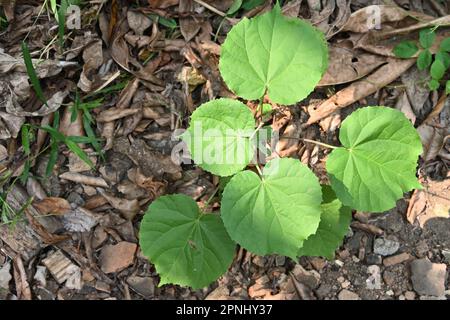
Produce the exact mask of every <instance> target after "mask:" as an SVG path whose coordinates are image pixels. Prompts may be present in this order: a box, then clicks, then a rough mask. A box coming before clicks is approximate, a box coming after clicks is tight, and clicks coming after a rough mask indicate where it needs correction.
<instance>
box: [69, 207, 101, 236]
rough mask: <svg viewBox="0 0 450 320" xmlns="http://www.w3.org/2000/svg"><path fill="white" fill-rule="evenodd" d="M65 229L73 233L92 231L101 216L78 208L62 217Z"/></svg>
mask: <svg viewBox="0 0 450 320" xmlns="http://www.w3.org/2000/svg"><path fill="white" fill-rule="evenodd" d="M62 218H63V219H62V220H63V225H64V228H65V229H66V230H67V231H71V232H87V231H90V230H91V229H92V228H93V227H94V226H95V225H97V223H98V220H99V215H98V214H95V213H93V212H91V211H89V210H87V209H85V208H82V207H76V208H75V209H72V210H70V211H69V212H67V213H65V214H64V216H63V217H62Z"/></svg>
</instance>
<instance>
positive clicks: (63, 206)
mask: <svg viewBox="0 0 450 320" xmlns="http://www.w3.org/2000/svg"><path fill="white" fill-rule="evenodd" d="M33 206H34V207H35V208H36V209H38V210H39V211H40V213H41V214H43V215H44V214H58V215H62V214H65V213H67V212H69V211H70V209H71V208H70V203H69V202H68V201H67V200H66V199H63V198H58V197H47V198H44V199H42V200H39V201H34V202H33Z"/></svg>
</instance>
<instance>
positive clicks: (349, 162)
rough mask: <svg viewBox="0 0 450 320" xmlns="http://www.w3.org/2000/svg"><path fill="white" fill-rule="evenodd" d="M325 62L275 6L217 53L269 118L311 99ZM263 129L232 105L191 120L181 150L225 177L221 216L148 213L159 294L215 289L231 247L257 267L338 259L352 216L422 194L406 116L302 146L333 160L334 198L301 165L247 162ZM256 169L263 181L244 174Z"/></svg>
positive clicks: (309, 37)
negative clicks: (267, 261)
mask: <svg viewBox="0 0 450 320" xmlns="http://www.w3.org/2000/svg"><path fill="white" fill-rule="evenodd" d="M327 60H328V54H327V45H326V41H325V40H324V37H323V35H322V34H321V33H320V32H319V31H317V30H316V29H315V28H314V27H312V26H311V25H309V24H308V23H306V22H304V21H301V20H298V19H288V18H286V17H284V16H283V15H282V14H281V9H280V7H279V6H278V5H276V6H275V8H274V9H273V10H272V11H271V12H269V13H266V14H264V15H261V16H258V17H256V18H253V19H251V20H248V19H245V18H244V19H243V20H242V21H241V22H240V23H238V24H237V25H236V26H234V27H233V29H232V30H231V31H230V32H229V34H228V36H227V38H226V40H225V42H224V44H223V46H222V53H221V58H220V71H221V74H222V77H223V79H224V80H225V82H226V84H227V85H228V86H229V88H230V89H232V90H233V91H234V92H235V93H236V94H237V95H238V96H240V97H242V98H245V99H247V100H254V99H259V104H258V109H259V111H261V113H263V112H264V111H266V112H270V108H268V107H267V106H264V103H263V98H264V97H265V96H266V95H267V96H268V97H269V98H270V100H271V101H272V102H273V103H277V104H293V103H296V102H298V101H299V100H302V99H304V98H305V97H306V96H307V95H308V94H309V93H310V92H311V91H312V90H313V89H314V87H315V86H316V84H317V83H318V82H319V80H320V78H321V77H322V75H323V74H324V72H325V70H326V66H327ZM257 114H258V113H257ZM258 122H259V119H255V118H254V116H253V114H252V112H251V111H250V110H249V108H248V107H247V106H246V105H245V104H244V103H242V102H240V101H238V100H232V99H218V100H214V101H210V102H207V103H205V104H203V105H201V106H200V107H198V108H197V109H196V110H195V111H194V112H193V114H192V116H191V121H190V126H189V128H188V130H187V131H186V132H185V133H184V134H183V135H182V139H183V140H184V141H185V143H186V144H187V146H188V148H189V151H190V153H191V156H192V159H193V160H194V162H195V163H196V164H197V165H199V166H200V167H201V168H203V169H205V170H207V171H209V172H211V173H213V174H216V175H218V176H221V177H225V178H224V179H222V180H221V183H220V185H219V187H218V189H223V192H222V201H221V208H220V216H218V215H217V214H216V213H206V212H202V211H201V210H200V209H199V207H198V206H197V204H196V203H195V202H194V201H193V200H192V199H190V198H188V197H186V196H183V195H167V196H163V197H160V198H158V199H157V200H155V201H154V202H153V203H152V204H151V205H150V206H149V208H148V210H147V212H146V214H145V216H144V218H143V221H142V224H141V229H140V245H141V248H142V252H143V253H144V255H145V256H146V257H148V258H149V260H150V261H151V262H152V263H153V264H154V265H155V267H156V270H157V271H158V272H159V274H160V276H161V282H160V285H162V284H166V283H175V284H181V285H187V286H191V287H193V288H201V287H203V286H206V285H208V284H209V283H210V282H212V281H214V280H215V279H217V277H218V276H220V275H221V274H222V273H223V272H225V271H226V270H227V268H228V267H229V265H230V264H231V262H232V260H233V255H234V248H235V243H238V244H239V245H240V246H242V247H243V248H245V249H247V250H249V251H251V252H253V253H255V254H259V255H267V254H282V255H286V256H289V257H291V258H294V259H295V258H296V257H298V256H303V255H308V256H325V257H328V258H332V257H333V256H334V252H335V250H336V248H337V247H338V246H339V245H340V244H341V243H342V239H343V237H344V235H345V234H346V232H347V230H348V228H349V224H350V220H351V208H354V209H357V210H362V211H372V212H379V211H383V210H388V209H391V208H392V207H394V206H395V203H396V200H398V199H400V198H401V197H402V196H403V193H404V192H407V191H410V190H411V189H413V188H421V185H420V184H419V183H418V180H417V178H416V172H415V168H416V166H417V159H418V156H419V154H420V153H421V152H422V146H421V142H420V139H419V136H418V134H417V132H416V131H415V129H414V127H413V126H412V125H411V123H410V122H409V120H407V118H406V117H405V116H404V115H403V114H402V113H401V112H400V111H397V110H395V109H391V108H387V107H366V108H361V109H359V110H357V111H356V112H354V113H353V114H351V115H350V116H348V117H347V118H346V119H345V120H344V121H343V123H342V127H341V130H340V135H339V139H340V141H341V143H342V147H337V146H330V145H327V144H324V143H321V142H316V141H312V140H308V139H303V141H305V142H312V143H316V144H319V145H321V146H324V147H328V148H331V149H333V150H332V152H331V154H330V155H329V158H328V160H327V171H328V174H329V178H330V181H331V185H330V186H321V185H320V183H319V181H318V179H317V177H316V176H315V175H314V173H313V172H312V171H311V170H310V169H309V168H308V167H307V166H306V165H304V164H302V163H301V162H300V161H298V160H295V159H290V158H274V159H272V160H270V161H269V162H268V163H266V164H265V166H264V168H262V169H261V168H260V164H259V163H258V162H257V161H252V159H253V155H254V153H255V151H256V149H257V147H256V146H255V143H256V142H258V136H259V133H260V131H261V130H262V128H264V122H259V123H258ZM270 135H271V134H270ZM205 159H206V160H207V161H206V160H205ZM251 162H253V163H252V165H253V166H254V168H255V169H256V171H257V172H255V171H253V170H251V169H247V170H244V169H245V168H246V167H248V166H249V164H250V163H251ZM224 184H225V187H223V185H224ZM208 202H209V201H208Z"/></svg>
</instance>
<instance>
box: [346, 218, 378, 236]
mask: <svg viewBox="0 0 450 320" xmlns="http://www.w3.org/2000/svg"><path fill="white" fill-rule="evenodd" d="M350 226H351V227H353V228H355V229H359V230H362V231H366V232H369V233H372V234H375V235H377V236H381V235H382V234H383V233H384V231H383V230H382V229H380V228H378V227H376V226H373V225H371V224H367V223H361V222H358V221H354V222H352V224H351V225H350Z"/></svg>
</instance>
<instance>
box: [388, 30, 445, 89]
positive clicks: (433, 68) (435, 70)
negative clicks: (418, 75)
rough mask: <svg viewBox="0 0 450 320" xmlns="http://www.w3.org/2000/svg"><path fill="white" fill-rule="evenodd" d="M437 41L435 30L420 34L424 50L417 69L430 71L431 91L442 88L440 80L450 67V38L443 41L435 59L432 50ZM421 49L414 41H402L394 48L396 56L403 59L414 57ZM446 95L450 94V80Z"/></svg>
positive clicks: (419, 56) (418, 57)
mask: <svg viewBox="0 0 450 320" xmlns="http://www.w3.org/2000/svg"><path fill="white" fill-rule="evenodd" d="M435 41H436V33H435V31H434V29H423V30H421V31H420V33H419V45H420V47H421V48H422V50H421V51H420V53H419V55H418V56H417V68H418V69H419V70H427V69H429V71H430V76H431V79H430V81H429V82H428V87H429V88H430V90H437V89H439V87H440V82H439V81H440V80H441V79H442V78H443V77H444V74H445V72H446V71H447V70H448V69H449V67H450V54H449V53H450V38H446V39H444V40H442V41H441V43H440V45H439V49H438V51H437V52H436V54H435V56H434V59H433V54H432V53H431V51H430V48H431V47H432V46H433V44H434V42H435ZM417 51H419V47H418V46H417V44H416V42H414V41H409V40H408V41H402V42H400V43H399V44H398V45H396V46H395V47H394V50H393V52H394V54H395V55H396V56H397V57H399V58H403V59H407V58H411V57H412V56H414V55H415V54H416V53H417ZM445 92H446V94H450V80H447V82H446V84H445Z"/></svg>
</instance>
